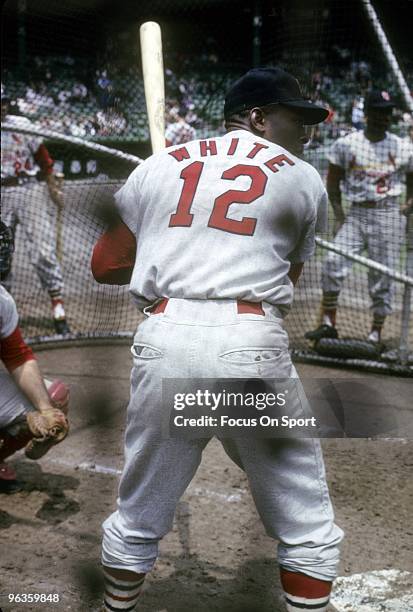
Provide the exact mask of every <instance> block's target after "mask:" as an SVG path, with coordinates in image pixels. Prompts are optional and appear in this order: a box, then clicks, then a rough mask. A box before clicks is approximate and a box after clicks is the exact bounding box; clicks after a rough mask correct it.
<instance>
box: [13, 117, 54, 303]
mask: <svg viewBox="0 0 413 612" xmlns="http://www.w3.org/2000/svg"><path fill="white" fill-rule="evenodd" d="M5 122H6V123H7V124H8V125H10V124H11V125H12V124H13V123H15V124H16V125H19V126H20V127H27V128H28V129H30V126H31V122H30V121H29V120H28V119H25V118H23V117H15V116H13V115H8V116H7V117H6V119H5ZM42 142H43V141H42V138H39V137H38V136H33V135H29V134H22V133H18V132H12V131H10V130H3V131H2V138H1V207H2V211H1V216H2V220H3V221H4V223H5V224H6V225H8V226H9V227H11V229H12V230H13V232H15V230H16V226H17V224H18V223H19V224H20V226H21V229H22V231H23V236H24V243H25V245H26V247H27V250H28V253H29V257H30V261H31V263H32V265H33V266H34V267H35V269H36V272H37V274H38V276H39V279H40V283H41V285H42V288H43V289H45V290H47V291H48V292H49V294H51V295H52V294H60V293H61V292H62V288H63V277H62V272H61V269H60V264H59V261H58V259H57V257H56V218H57V208H56V205H55V204H54V203H53V201H52V200H51V198H50V195H49V190H48V186H47V184H46V183H45V182H39V181H38V180H37V179H36V175H37V173H38V172H39V170H40V167H39V165H38V163H37V162H36V160H35V155H36V153H37V151H38V149H39V147H40V146H41V145H42ZM10 284H11V277H9V278H8V280H7V286H9V285H10Z"/></svg>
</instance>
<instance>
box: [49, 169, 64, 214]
mask: <svg viewBox="0 0 413 612" xmlns="http://www.w3.org/2000/svg"><path fill="white" fill-rule="evenodd" d="M63 179H64V174H62V173H61V172H57V173H56V174H49V175H48V176H47V177H46V182H47V186H48V188H49V194H50V197H51V199H52V201H53V202H54V204H55V205H56V206H57V207H58V208H59V209H60V210H61V209H62V208H63V206H64V201H63Z"/></svg>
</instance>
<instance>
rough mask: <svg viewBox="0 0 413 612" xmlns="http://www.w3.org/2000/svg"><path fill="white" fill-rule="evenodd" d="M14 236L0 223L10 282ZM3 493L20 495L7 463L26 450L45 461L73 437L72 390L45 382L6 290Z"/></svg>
mask: <svg viewBox="0 0 413 612" xmlns="http://www.w3.org/2000/svg"><path fill="white" fill-rule="evenodd" d="M12 246H13V241H12V233H11V231H10V229H9V228H8V227H7V226H6V225H5V224H4V223H3V222H1V221H0V270H1V273H2V278H5V277H6V276H7V273H8V270H9V266H10V263H11V252H12ZM0 357H1V362H2V364H3V365H4V366H5V369H4V368H1V369H0V492H5V493H10V492H13V491H15V490H18V489H19V485H18V483H17V481H16V473H15V471H14V470H13V468H12V467H11V466H10V465H9V464H7V463H4V460H5V459H7V458H8V457H10V456H11V455H13V454H14V453H15V452H16V451H17V450H19V449H21V448H25V454H26V456H27V457H29V458H30V459H40V457H43V455H45V454H46V453H47V451H48V450H49V449H50V448H51V447H52V446H54V445H55V444H57V443H59V442H61V441H62V440H63V439H64V438H65V437H66V435H67V433H68V421H67V417H66V414H67V411H68V403H69V389H68V387H67V386H66V385H65V384H64V383H63V382H61V381H60V380H55V381H45V380H43V378H42V375H41V372H40V369H39V366H38V365H37V361H36V358H35V356H34V354H33V351H32V350H31V348H30V347H29V346H27V344H26V343H25V342H24V340H23V338H22V335H21V332H20V329H19V326H18V315H17V309H16V304H15V303H14V300H13V298H12V297H11V295H10V294H9V293H8V292H7V291H6V289H5V288H4V287H3V286H2V285H0Z"/></svg>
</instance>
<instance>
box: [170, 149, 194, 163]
mask: <svg viewBox="0 0 413 612" xmlns="http://www.w3.org/2000/svg"><path fill="white" fill-rule="evenodd" d="M168 154H169V155H172V157H173V158H175V159H176V161H178V162H181V161H183V160H184V159H189V153H188V149H187V148H186V147H181V148H180V149H175V151H169V152H168Z"/></svg>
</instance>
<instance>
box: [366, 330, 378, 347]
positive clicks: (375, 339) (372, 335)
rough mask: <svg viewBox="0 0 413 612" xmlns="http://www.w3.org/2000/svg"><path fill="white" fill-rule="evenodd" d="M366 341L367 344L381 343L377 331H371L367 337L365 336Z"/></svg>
mask: <svg viewBox="0 0 413 612" xmlns="http://www.w3.org/2000/svg"><path fill="white" fill-rule="evenodd" d="M367 340H368V342H375V343H376V344H378V343H379V342H381V340H380V333H379V332H378V331H377V329H373V330H372V331H371V332H370V333H369V335H368V336H367Z"/></svg>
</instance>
